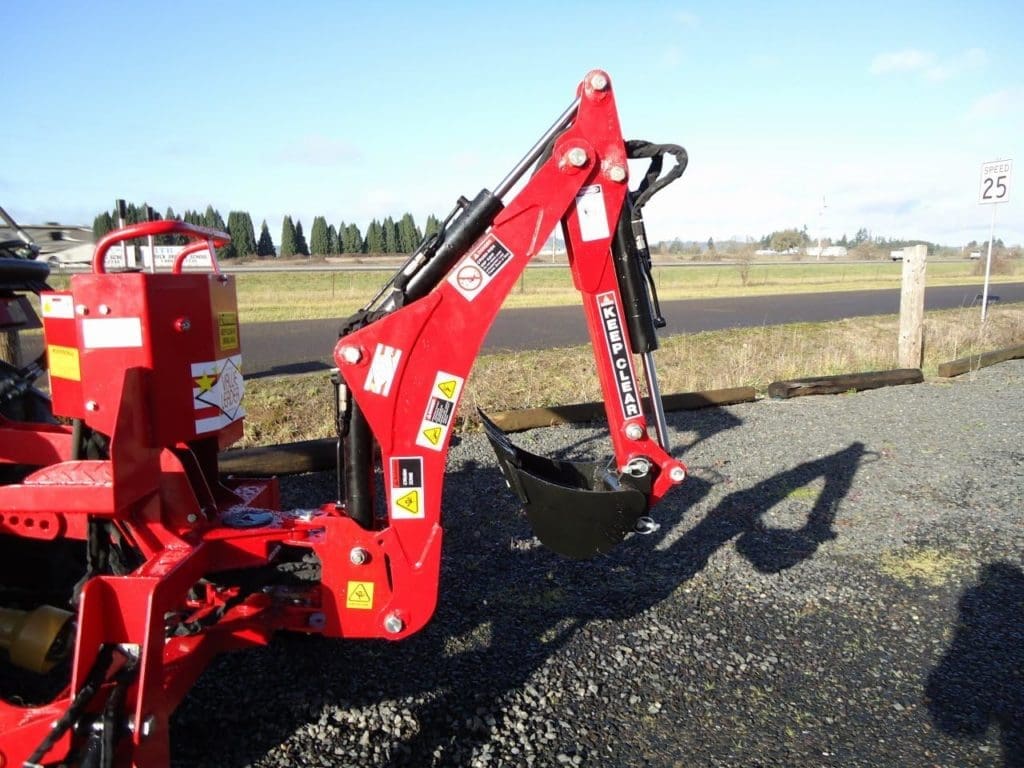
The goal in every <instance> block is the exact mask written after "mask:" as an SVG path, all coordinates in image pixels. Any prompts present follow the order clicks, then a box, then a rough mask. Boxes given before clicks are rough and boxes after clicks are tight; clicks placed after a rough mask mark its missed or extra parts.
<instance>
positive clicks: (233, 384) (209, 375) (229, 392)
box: [191, 355, 245, 434]
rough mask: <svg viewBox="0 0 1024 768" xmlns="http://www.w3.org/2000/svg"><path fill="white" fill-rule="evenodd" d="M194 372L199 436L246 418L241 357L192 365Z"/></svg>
mask: <svg viewBox="0 0 1024 768" xmlns="http://www.w3.org/2000/svg"><path fill="white" fill-rule="evenodd" d="M191 372H192V405H193V407H194V408H195V418H196V434H203V433H204V432H213V431H214V430H216V429H221V428H223V427H226V426H227V425H228V424H230V423H231V422H233V421H238V420H239V419H240V418H242V417H243V416H245V410H244V409H243V408H242V395H243V393H244V392H245V382H244V381H243V379H242V356H241V355H232V356H231V357H225V358H223V359H221V360H211V361H210V362H208V363H192V371H191Z"/></svg>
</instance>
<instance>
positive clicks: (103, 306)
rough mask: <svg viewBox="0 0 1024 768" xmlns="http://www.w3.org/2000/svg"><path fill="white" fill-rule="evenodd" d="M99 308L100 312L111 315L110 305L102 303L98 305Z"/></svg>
mask: <svg viewBox="0 0 1024 768" xmlns="http://www.w3.org/2000/svg"><path fill="white" fill-rule="evenodd" d="M97 309H98V310H99V313H100V314H101V315H109V314H110V307H108V306H107V305H106V304H100V305H99V306H98V307H97Z"/></svg>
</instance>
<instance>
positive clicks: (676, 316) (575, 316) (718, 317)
mask: <svg viewBox="0 0 1024 768" xmlns="http://www.w3.org/2000/svg"><path fill="white" fill-rule="evenodd" d="M980 293H981V285H980V284H978V285H965V286H951V287H935V288H929V289H928V291H927V293H926V294H925V306H926V308H927V309H945V308H952V307H960V306H965V305H970V304H971V303H972V302H973V301H974V299H975V297H976V296H978V295H979V294H980ZM992 293H993V294H994V295H996V296H999V297H1000V299H1001V300H1002V301H1005V302H1011V301H1024V283H1006V284H1000V285H997V286H995V287H994V288H993V290H992ZM899 303H900V292H899V290H884V291H849V292H840V293H809V294H795V295H793V294H791V295H787V296H751V297H747V298H725V299H686V300H680V301H666V302H664V304H663V305H662V311H663V314H664V315H665V319H666V320H667V321H668V327H667V328H666V329H665V331H664V333H667V334H673V333H695V332H698V331H714V330H721V329H724V328H745V327H756V326H763V325H782V324H785V323H798V322H824V321H828V320H840V319H842V318H846V317H859V316H864V315H885V314H895V313H897V312H899ZM340 324H341V323H340V321H338V320H293V321H287V322H280V323H252V324H249V325H243V326H242V338H243V344H244V347H245V366H246V372H247V376H250V377H254V376H266V375H273V374H281V373H300V372H304V371H315V370H322V369H325V368H329V367H333V365H334V364H333V362H332V359H331V354H332V352H333V350H334V345H335V343H336V341H337V338H338V328H339V326H340ZM586 342H587V328H586V323H585V321H584V319H583V312H582V311H581V310H580V308H579V307H544V308H531V309H506V310H503V311H502V312H501V313H500V314H499V315H498V317H497V319H496V320H495V321H494V325H493V326H492V328H491V331H490V333H489V334H488V336H487V339H486V340H485V341H484V350H485V351H488V352H497V351H500V350H528V349H548V348H551V347H564V346H571V345H573V344H585V343H586Z"/></svg>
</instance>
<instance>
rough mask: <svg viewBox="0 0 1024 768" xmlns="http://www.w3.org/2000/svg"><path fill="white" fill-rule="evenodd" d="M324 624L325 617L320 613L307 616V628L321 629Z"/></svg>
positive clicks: (325, 622)
mask: <svg viewBox="0 0 1024 768" xmlns="http://www.w3.org/2000/svg"><path fill="white" fill-rule="evenodd" d="M326 624H327V617H326V616H325V615H324V614H323V613H321V612H320V611H317V612H316V613H311V614H309V626H310V628H311V629H323V628H324V625H326Z"/></svg>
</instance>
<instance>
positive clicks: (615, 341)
mask: <svg viewBox="0 0 1024 768" xmlns="http://www.w3.org/2000/svg"><path fill="white" fill-rule="evenodd" d="M597 311H598V313H599V314H600V316H601V329H602V330H603V331H604V340H605V343H606V344H607V345H608V357H609V358H610V359H611V362H612V373H613V375H614V376H615V389H616V392H618V395H619V405H621V406H622V415H623V416H624V417H625V418H627V419H632V418H635V417H637V416H642V415H643V411H642V410H641V408H640V397H639V395H638V390H637V386H636V373H635V372H634V371H633V358H632V356H631V355H630V353H629V349H628V348H627V346H626V340H625V337H624V336H623V333H624V332H625V331H624V329H623V327H622V312H621V311H620V310H619V303H618V302H617V301H616V300H615V293H614V292H612V291H608V292H607V293H599V294H598V295H597Z"/></svg>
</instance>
